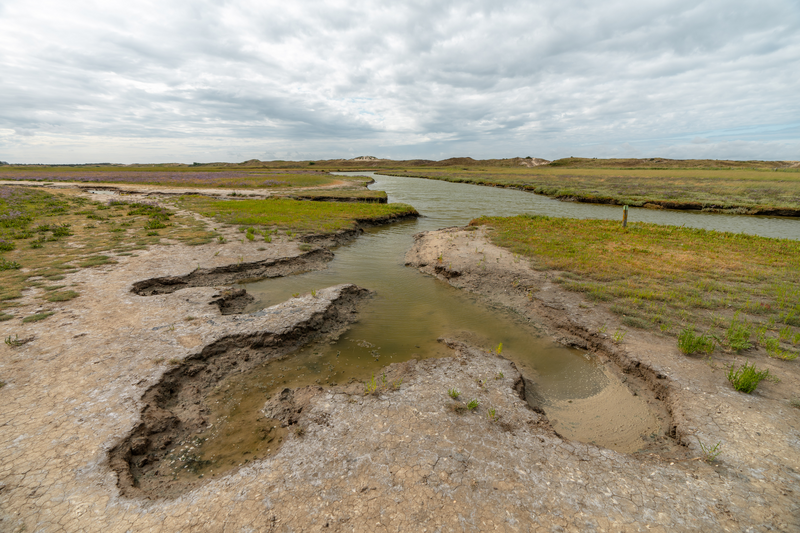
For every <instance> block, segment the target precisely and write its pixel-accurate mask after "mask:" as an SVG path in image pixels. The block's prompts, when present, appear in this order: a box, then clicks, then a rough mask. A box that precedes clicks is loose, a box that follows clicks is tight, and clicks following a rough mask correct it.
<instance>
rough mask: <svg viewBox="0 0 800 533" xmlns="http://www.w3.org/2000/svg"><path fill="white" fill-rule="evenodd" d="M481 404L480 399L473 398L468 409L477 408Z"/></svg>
mask: <svg viewBox="0 0 800 533" xmlns="http://www.w3.org/2000/svg"><path fill="white" fill-rule="evenodd" d="M479 405H480V402H479V401H478V400H476V399H475V398H473V399H471V400H470V401H469V403H468V404H467V409H469V410H470V411H474V410H475V409H477V408H478V406H479Z"/></svg>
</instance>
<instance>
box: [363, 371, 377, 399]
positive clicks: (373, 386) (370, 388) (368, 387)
mask: <svg viewBox="0 0 800 533" xmlns="http://www.w3.org/2000/svg"><path fill="white" fill-rule="evenodd" d="M377 390H378V382H377V381H375V374H372V379H370V380H369V381H367V383H366V384H365V385H364V394H372V393H374V392H375V391H377Z"/></svg>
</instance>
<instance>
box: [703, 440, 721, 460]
mask: <svg viewBox="0 0 800 533" xmlns="http://www.w3.org/2000/svg"><path fill="white" fill-rule="evenodd" d="M697 443H698V444H700V450H701V451H702V452H703V460H704V461H705V462H707V463H708V464H711V463H713V462H714V461H716V460H717V457H718V456H719V454H720V453H722V441H718V442H717V443H716V444H715V445H713V446H711V445H710V444H704V443H703V441H701V440H700V437H697Z"/></svg>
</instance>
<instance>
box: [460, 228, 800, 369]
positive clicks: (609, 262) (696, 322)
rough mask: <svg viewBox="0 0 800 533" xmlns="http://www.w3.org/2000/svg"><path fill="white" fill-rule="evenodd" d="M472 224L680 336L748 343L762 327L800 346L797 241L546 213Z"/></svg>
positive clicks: (782, 343) (735, 345)
mask: <svg viewBox="0 0 800 533" xmlns="http://www.w3.org/2000/svg"><path fill="white" fill-rule="evenodd" d="M471 224H472V225H487V226H490V227H492V228H494V231H493V232H490V239H491V241H492V242H493V243H494V244H497V245H499V246H502V247H504V248H507V249H508V250H510V251H511V252H513V253H515V254H519V255H520V256H524V257H528V258H529V259H530V261H531V265H532V266H533V268H535V269H540V270H553V271H556V272H559V273H560V275H559V280H560V283H561V286H562V287H564V288H565V289H568V290H571V291H575V292H580V293H583V294H585V295H586V297H587V298H590V299H592V300H595V301H598V302H607V303H605V304H603V305H609V307H610V308H611V310H612V311H615V312H617V313H619V314H621V315H624V316H627V317H631V318H633V319H636V326H637V327H638V326H646V327H649V328H650V329H652V330H656V331H661V332H665V333H668V334H672V335H676V336H677V335H678V333H679V332H680V331H681V330H684V328H687V327H690V328H694V329H698V328H699V329H700V330H701V331H706V332H707V335H708V336H709V337H717V338H726V339H727V342H726V344H727V347H728V348H729V349H731V350H733V351H738V350H743V349H746V346H747V343H748V342H750V341H751V339H750V337H749V336H748V334H747V333H746V331H747V329H748V328H753V329H755V328H763V330H764V332H769V331H772V332H775V336H774V338H775V339H776V340H775V341H768V340H767V339H768V338H771V336H769V335H766V333H765V334H764V335H762V336H761V337H762V338H761V340H759V341H758V344H759V345H761V346H764V347H765V348H766V344H767V343H768V342H769V343H771V344H775V343H777V345H776V346H775V348H779V349H780V350H783V352H789V354H791V353H796V352H797V349H798V348H800V346H797V345H796V343H795V342H794V338H795V335H798V334H800V327H798V326H797V325H794V324H795V322H794V320H795V317H797V316H798V315H800V269H798V268H797V265H799V264H800V242H799V241H793V240H788V239H769V238H764V237H756V236H751V235H743V234H733V233H720V232H715V231H706V230H698V229H691V228H679V227H674V226H659V225H655V224H640V223H637V224H632V225H629V226H628V228H627V229H623V228H621V227H620V224H619V223H617V222H613V221H605V220H575V219H564V218H550V217H542V216H518V217H509V218H480V219H477V220H474V221H472V222H471ZM731 328H732V329H731ZM780 332H782V333H780ZM798 339H800V336H798ZM785 355H786V354H783V357H782V358H787V357H786V356H785Z"/></svg>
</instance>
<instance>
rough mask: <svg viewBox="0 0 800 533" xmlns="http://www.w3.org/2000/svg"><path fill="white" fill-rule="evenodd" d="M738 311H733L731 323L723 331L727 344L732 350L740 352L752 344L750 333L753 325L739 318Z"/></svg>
mask: <svg viewBox="0 0 800 533" xmlns="http://www.w3.org/2000/svg"><path fill="white" fill-rule="evenodd" d="M739 313H740V312H739V311H736V313H734V315H733V320H732V321H731V325H730V326H729V327H728V330H727V331H726V332H725V338H726V339H727V341H728V346H729V347H730V349H731V350H733V351H734V352H741V351H742V350H747V349H749V348H751V347H752V346H753V345H752V344H751V343H750V335H751V334H752V330H753V327H752V326H751V325H750V324H749V323H747V322H745V321H741V320H739Z"/></svg>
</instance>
